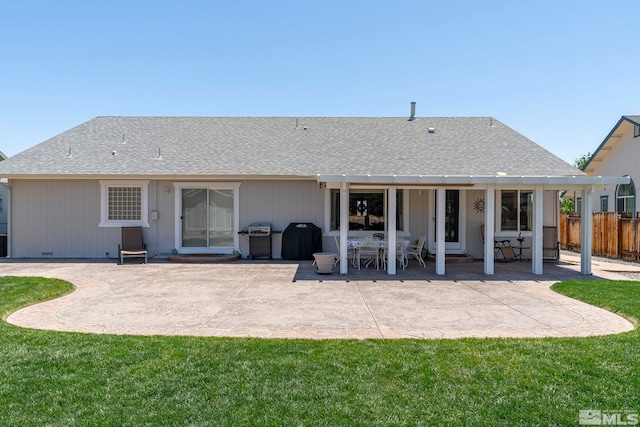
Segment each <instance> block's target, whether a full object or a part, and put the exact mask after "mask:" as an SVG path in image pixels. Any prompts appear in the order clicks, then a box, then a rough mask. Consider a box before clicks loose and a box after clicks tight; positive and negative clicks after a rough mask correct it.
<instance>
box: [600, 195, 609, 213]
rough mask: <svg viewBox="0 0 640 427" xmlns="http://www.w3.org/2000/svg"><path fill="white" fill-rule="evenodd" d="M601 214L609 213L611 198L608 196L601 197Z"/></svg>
mask: <svg viewBox="0 0 640 427" xmlns="http://www.w3.org/2000/svg"><path fill="white" fill-rule="evenodd" d="M605 205H606V206H605ZM600 212H609V196H608V195H604V196H600Z"/></svg>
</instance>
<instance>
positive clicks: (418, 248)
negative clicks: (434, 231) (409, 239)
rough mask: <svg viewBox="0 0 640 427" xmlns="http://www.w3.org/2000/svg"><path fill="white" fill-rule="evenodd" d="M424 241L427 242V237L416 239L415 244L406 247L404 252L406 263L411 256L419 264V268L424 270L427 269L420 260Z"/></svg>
mask: <svg viewBox="0 0 640 427" xmlns="http://www.w3.org/2000/svg"><path fill="white" fill-rule="evenodd" d="M426 241H427V236H426V235H423V236H420V239H418V243H417V244H415V245H409V246H407V249H406V251H405V254H406V257H407V262H408V259H409V256H412V257H413V258H415V259H416V260H417V261H418V262H419V263H420V265H421V266H423V267H424V268H427V263H425V262H424V259H423V258H422V249H424V244H425V243H426Z"/></svg>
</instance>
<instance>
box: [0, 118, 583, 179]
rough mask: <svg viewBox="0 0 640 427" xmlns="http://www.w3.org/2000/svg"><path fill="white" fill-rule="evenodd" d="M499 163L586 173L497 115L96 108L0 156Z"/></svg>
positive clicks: (228, 171) (63, 160) (8, 171)
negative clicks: (118, 111)
mask: <svg viewBox="0 0 640 427" xmlns="http://www.w3.org/2000/svg"><path fill="white" fill-rule="evenodd" d="M296 125H297V127H296ZM430 128H432V129H433V132H430ZM498 172H500V173H504V174H507V175H515V176H576V175H577V176H580V175H584V174H583V173H582V172H581V171H579V170H578V169H576V168H574V167H573V166H571V165H569V164H568V163H566V162H565V161H563V160H562V159H560V158H558V157H557V156H555V155H553V154H551V153H550V152H548V151H547V150H545V149H543V148H542V147H540V146H539V145H537V144H535V143H534V142H533V141H531V140H529V139H527V138H526V137H524V136H522V135H521V134H519V133H518V132H516V131H514V130H513V129H511V128H510V127H508V126H506V125H504V124H503V123H501V122H499V121H498V120H496V119H493V118H490V117H459V118H449V117H433V118H427V117H419V118H415V119H414V120H412V121H409V120H407V118H391V117H385V118H357V117H303V118H295V117H97V118H95V119H93V120H90V121H88V122H86V123H83V124H81V125H79V126H77V127H75V128H73V129H70V130H68V131H66V132H63V133H62V134H60V135H57V136H55V137H53V138H51V139H49V140H47V141H45V142H43V143H41V144H39V145H36V146H35V147H32V148H30V149H28V150H26V151H24V152H22V153H20V154H17V155H15V156H13V157H11V158H10V159H8V160H6V161H4V162H1V163H0V175H1V176H7V177H10V178H11V177H20V176H21V177H29V176H32V177H35V176H43V175H47V176H68V177H73V176H78V177H80V176H98V177H100V176H109V177H126V176H172V177H175V176H204V175H206V176H217V175H219V176H230V175H233V176H282V177H284V176H308V177H311V176H316V175H319V174H327V175H330V174H360V175H366V174H372V175H421V176H445V175H449V176H494V177H495V176H496V174H497V173H498Z"/></svg>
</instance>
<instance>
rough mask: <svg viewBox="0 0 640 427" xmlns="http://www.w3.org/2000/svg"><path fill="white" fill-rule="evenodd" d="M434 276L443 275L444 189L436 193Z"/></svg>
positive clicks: (441, 188)
mask: <svg viewBox="0 0 640 427" xmlns="http://www.w3.org/2000/svg"><path fill="white" fill-rule="evenodd" d="M436 193H437V196H436V218H437V221H436V274H444V272H445V271H444V270H445V268H444V264H445V253H444V251H445V242H444V221H445V215H446V212H445V205H446V203H445V201H446V194H447V191H446V190H445V189H444V187H440V188H438V190H437V191H436Z"/></svg>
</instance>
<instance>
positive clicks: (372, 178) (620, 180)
mask: <svg viewBox="0 0 640 427" xmlns="http://www.w3.org/2000/svg"><path fill="white" fill-rule="evenodd" d="M317 180H318V182H348V183H358V184H398V185H402V184H406V185H443V184H446V185H476V184H480V185H486V184H495V185H514V184H529V185H534V184H543V185H565V186H566V185H599V184H628V183H629V182H630V180H629V178H628V177H623V176H605V177H603V176H514V175H506V176H473V175H468V176H461V175H442V176H432V175H428V176H427V175H347V174H343V175H323V174H318V176H317Z"/></svg>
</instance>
